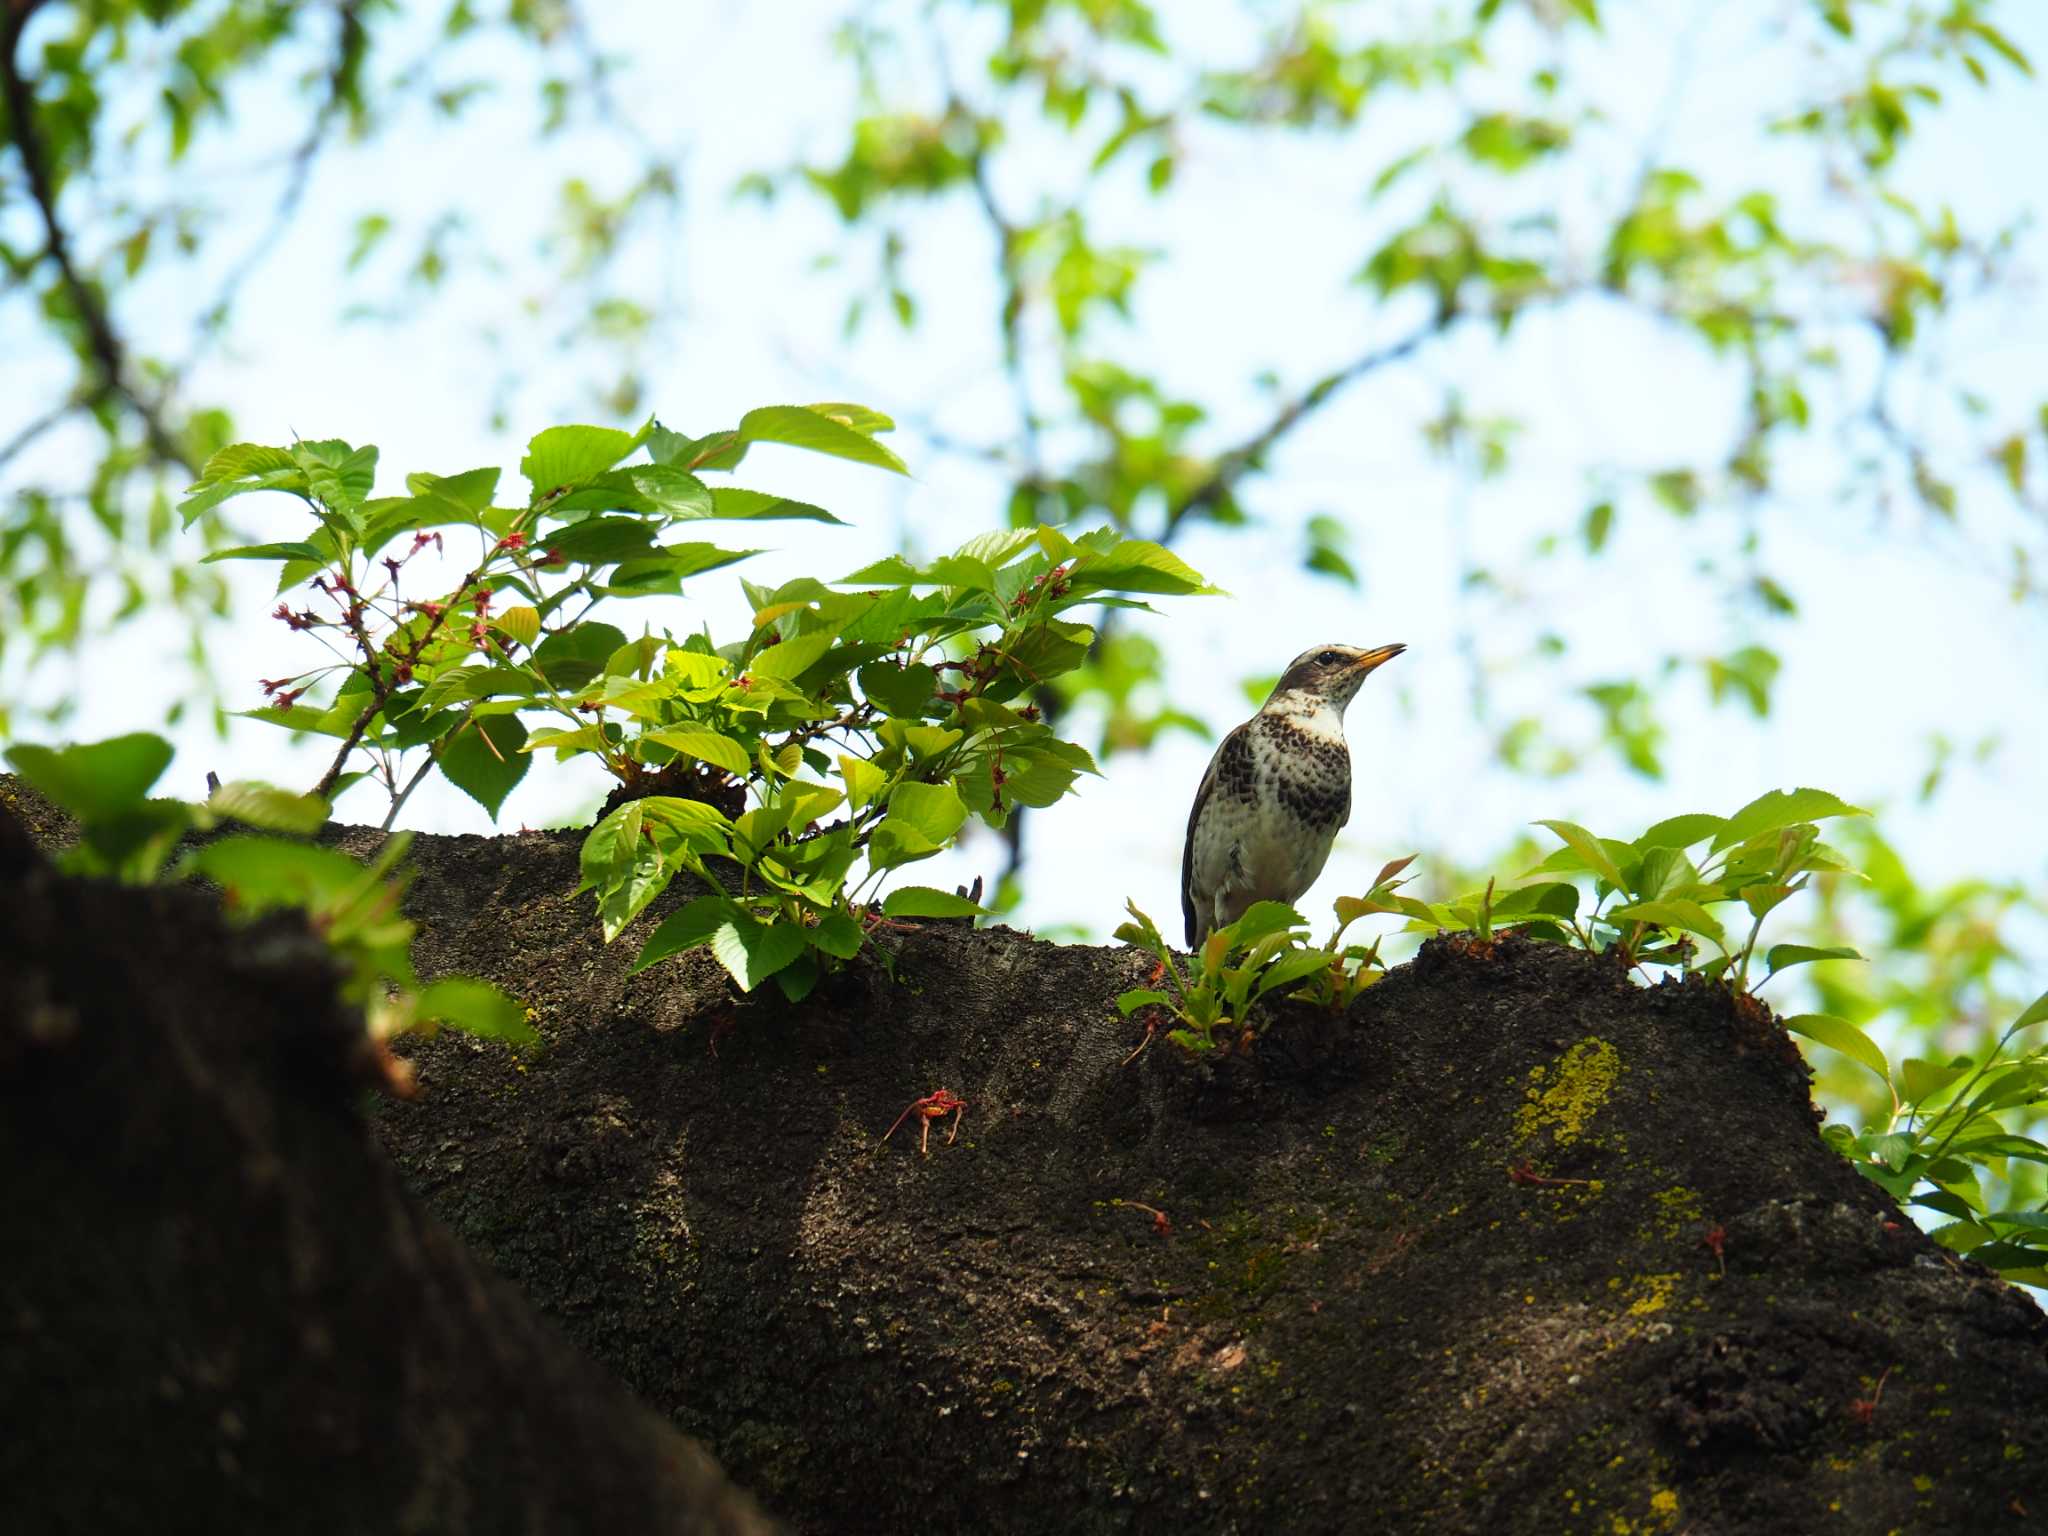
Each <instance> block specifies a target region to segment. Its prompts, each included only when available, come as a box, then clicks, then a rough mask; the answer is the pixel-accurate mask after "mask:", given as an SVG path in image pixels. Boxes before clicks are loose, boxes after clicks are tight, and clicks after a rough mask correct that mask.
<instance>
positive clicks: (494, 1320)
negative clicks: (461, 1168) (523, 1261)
mask: <svg viewBox="0 0 2048 1536" xmlns="http://www.w3.org/2000/svg"><path fill="white" fill-rule="evenodd" d="M6 789H7V786H6V785H4V784H0V791H5V790H6ZM214 907H215V903H214V902H212V901H211V900H210V899H209V898H208V897H207V896H206V894H205V893H203V892H201V891H198V890H165V889H157V890H123V889H119V888H115V887H111V886H100V885H90V884H85V883H82V882H77V881H69V880H61V879H58V878H56V877H55V876H53V875H51V874H50V873H49V871H48V870H47V869H45V868H42V867H41V864H40V860H39V859H37V858H36V856H35V855H34V853H33V850H31V849H29V848H28V847H27V845H26V844H25V843H24V842H22V841H21V840H20V838H19V834H18V831H17V829H16V827H15V824H14V822H13V821H12V820H11V819H10V818H9V816H8V814H7V811H6V809H5V803H4V800H0V1211H4V1212H5V1220H6V1224H7V1228H8V1231H7V1240H6V1252H7V1258H6V1260H5V1262H4V1263H0V1423H4V1424H5V1425H6V1430H5V1433H4V1434H0V1530H5V1531H7V1532H9V1533H21V1536H49V1533H57V1532H80V1533H91V1536H106V1533H114V1532H142V1531H148V1532H162V1531H206V1532H210V1533H228V1532H275V1531H295V1532H334V1533H337V1536H356V1533H362V1532H373V1531H374V1532H399V1531H416V1532H422V1533H434V1536H443V1533H453V1532H498V1531H522V1532H535V1533H538V1532H589V1533H593V1536H594V1533H599V1532H604V1533H610V1532H622V1531H633V1532H639V1531H674V1532H685V1531H690V1532H721V1533H733V1536H740V1533H749V1532H766V1531H769V1530H771V1529H773V1527H772V1526H771V1524H770V1522H769V1521H768V1520H767V1519H766V1518H765V1517H763V1516H762V1515H761V1513H760V1512H759V1510H758V1509H757V1508H756V1507H755V1505H754V1504H753V1502H752V1500H750V1499H749V1498H747V1497H746V1496H745V1495H744V1494H741V1493H738V1492H737V1491H736V1490H734V1489H733V1488H732V1486H731V1485H730V1484H728V1483H727V1482H726V1480H725V1478H724V1477H723V1476H722V1475H721V1474H720V1472H719V1471H718V1468H717V1467H716V1466H715V1465H714V1464H713V1463H712V1461H711V1459H710V1458H709V1457H708V1456H707V1455H705V1454H704V1452H703V1450H702V1449H701V1448H699V1447H698V1446H696V1445H694V1444H692V1443H691V1442H689V1441H687V1440H685V1439H684V1438H683V1437H682V1436H681V1435H679V1434H677V1433H676V1432H675V1431H674V1430H673V1429H671V1428H670V1427H669V1426H668V1425H666V1424H665V1423H663V1422H662V1421H661V1419H660V1418H659V1417H657V1416H656V1415H654V1414H653V1413H651V1412H649V1411H648V1410H647V1409H646V1408H645V1407H643V1406H642V1405H640V1404H638V1403H636V1402H634V1401H633V1400H632V1398H631V1397H630V1396H629V1395H628V1394H627V1392H626V1391H625V1390H624V1389H623V1388H622V1387H620V1386H619V1385H618V1384H617V1382H615V1381H614V1380H612V1379H610V1378H609V1377H607V1376H606V1375H605V1373H604V1372H602V1371H601V1370H599V1369H598V1368H597V1367H596V1366H594V1365H592V1364H591V1363H590V1362H589V1361H587V1360H585V1359H584V1358H583V1357H582V1356H580V1355H578V1354H577V1353H576V1351H575V1350H574V1349H572V1348H571V1347H570V1346H569V1345H568V1344H567V1343H565V1342H564V1341H563V1340H562V1339H561V1338H560V1337H559V1335H558V1334H557V1333H556V1332H555V1330H554V1329H553V1328H551V1327H549V1326H548V1325H547V1324H546V1323H544V1322H542V1321H541V1320H540V1319H539V1318H538V1317H536V1316H535V1315H534V1313H533V1311H532V1309H531V1308H530V1307H528V1306H527V1305H526V1303H525V1302H524V1301H523V1300H522V1299H521V1298H520V1297H519V1296H518V1294H517V1293H516V1292H514V1291H513V1290H512V1289H511V1288H510V1287H509V1286H507V1285H506V1284H505V1283H504V1282H503V1281H502V1280H500V1279H498V1278H496V1277H495V1276H492V1275H490V1274H488V1273H487V1272H486V1271H485V1270H484V1269H483V1268H482V1266H480V1265H478V1264H477V1263H475V1261H473V1260H472V1259H471V1258H470V1257H469V1256H468V1255H467V1254H466V1253H464V1252H463V1250H462V1248H461V1245H460V1244H458V1243H457V1242H456V1241H455V1240H454V1239H453V1238H451V1237H450V1236H449V1235H448V1232H447V1230H446V1229H445V1228H444V1227H443V1226H442V1225H441V1224H440V1223H439V1222H437V1221H435V1220H434V1219H433V1218H432V1217H430V1216H427V1215H426V1214H424V1213H423V1212H422V1211H421V1210H420V1209H419V1208H418V1206H417V1205H416V1204H415V1203H414V1201H413V1200H412V1199H411V1198H410V1197H409V1196H407V1195H406V1194H405V1192H404V1190H403V1189H402V1188H401V1187H400V1183H399V1180H398V1178H397V1176H396V1174H395V1173H394V1172H393V1171H392V1169H391V1167H390V1164H389V1162H388V1160H387V1159H386V1158H385V1157H384V1155H383V1154H382V1153H381V1151H380V1150H379V1149H378V1148H377V1146H376V1145H375V1143H374V1141H373V1140H372V1138H371V1136H370V1134H369V1131H368V1128H367V1126H366V1123H365V1121H364V1119H363V1116H362V1113H361V1108H360V1100H361V1098H362V1092H361V1089H360V1087H359V1086H358V1084H357V1082H356V1081H355V1070H356V1068H357V1067H358V1066H359V1065H360V1056H359V1053H360V1052H361V1050H362V1047H363V1044H364V1042H363V1038H362V1031H361V1021H360V1019H359V1018H358V1019H351V1018H349V1017H348V1016H346V1015H345V1014H344V1013H343V1012H342V1010H341V1009H340V1008H338V1007H337V1005H336V1003H335V1001H334V977H333V975H332V972H331V970H330V968H329V964H328V961H327V959H326V952H325V950H324V948H323V947H322V946H321V945H320V944H319V943H318V942H317V941H316V940H314V939H313V938H312V937H311V936H310V935H309V934H308V933H307V932H306V930H305V928H304V925H303V924H296V925H295V924H291V923H265V924H263V925H260V926H258V927H255V928H251V929H247V930H243V931H240V932H235V933H230V932H227V931H225V930H224V929H223V927H222V924H221V921H220V918H219V915H218V913H217V912H216V911H215V910H214Z"/></svg>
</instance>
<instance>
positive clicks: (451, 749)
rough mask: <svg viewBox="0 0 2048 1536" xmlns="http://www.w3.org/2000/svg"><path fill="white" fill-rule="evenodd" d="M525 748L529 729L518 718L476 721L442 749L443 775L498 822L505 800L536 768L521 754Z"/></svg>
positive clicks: (499, 717)
mask: <svg viewBox="0 0 2048 1536" xmlns="http://www.w3.org/2000/svg"><path fill="white" fill-rule="evenodd" d="M525 744H526V726H525V723H524V722H523V721H521V720H520V719H519V718H518V716H516V715H487V716H482V717H474V718H472V719H471V720H470V722H469V724H468V725H466V726H464V727H463V728H462V729H461V730H460V731H457V732H456V733H455V734H454V735H453V736H451V737H449V738H448V740H447V741H446V742H445V743H444V744H443V745H442V747H441V751H440V764H441V772H442V774H443V776H444V777H446V779H447V780H448V782H449V783H451V784H453V785H454V786H455V787H456V788H457V789H459V790H461V791H462V792H463V793H464V794H465V795H468V796H469V797H470V799H472V800H474V801H475V802H476V803H477V804H478V805H480V806H482V807H483V808H484V809H485V810H486V811H488V812H490V816H491V820H493V821H496V820H497V819H498V808H499V807H500V806H502V805H503V804H504V803H505V797H506V796H507V795H509V794H510V793H512V789H513V786H514V785H516V784H518V782H519V781H520V780H521V779H523V778H525V777H526V770H527V769H528V768H530V767H532V766H533V759H532V758H530V757H528V756H526V755H525V754H524V753H522V752H521V751H520V750H519V749H520V748H521V747H523V746H524V745H525Z"/></svg>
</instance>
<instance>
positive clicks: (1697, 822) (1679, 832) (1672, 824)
mask: <svg viewBox="0 0 2048 1536" xmlns="http://www.w3.org/2000/svg"><path fill="white" fill-rule="evenodd" d="M1727 824H1728V823H1727V820H1726V819H1725V818H1724V817H1720V816H1709V815H1707V814H1705V813H1704V812H1700V811H1695V812H1691V813H1689V814H1687V815H1684V816H1671V817H1667V818H1666V819H1665V820H1663V821H1660V822H1658V823H1657V824H1656V825H1655V826H1654V827H1652V828H1650V830H1649V831H1647V832H1645V833H1644V834H1643V835H1642V836H1641V837H1639V838H1637V839H1636V840H1635V842H1634V844H1633V845H1632V846H1633V847H1634V848H1636V849H1637V850H1638V851H1639V852H1646V851H1648V850H1649V849H1651V848H1690V847H1691V846H1692V845H1693V844H1694V843H1697V842H1701V841H1703V840H1704V839H1706V838H1709V837H1712V836H1713V835H1714V834H1715V833H1717V832H1719V831H1720V830H1721V829H1722V828H1723V827H1725V826H1726V825H1727Z"/></svg>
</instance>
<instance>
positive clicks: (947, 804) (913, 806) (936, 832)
mask: <svg viewBox="0 0 2048 1536" xmlns="http://www.w3.org/2000/svg"><path fill="white" fill-rule="evenodd" d="M966 820H967V806H966V804H965V803H964V802H963V801H962V800H961V798H960V792H959V791H958V790H956V789H955V788H954V787H953V786H952V785H951V784H918V783H904V784H898V785H897V786H896V787H895V789H893V790H891V791H890V793H889V815H888V817H887V819H886V821H885V822H884V825H888V824H889V823H895V824H896V825H897V826H898V827H902V828H908V829H910V830H912V831H915V832H916V833H918V834H919V835H920V836H921V837H923V838H925V839H926V840H928V841H929V842H931V843H932V844H933V845H934V846H943V845H944V844H945V842H946V841H947V840H948V839H949V838H951V837H952V836H953V835H954V834H955V833H956V832H958V831H959V830H960V828H961V825H962V824H963V823H964V822H965V821H966Z"/></svg>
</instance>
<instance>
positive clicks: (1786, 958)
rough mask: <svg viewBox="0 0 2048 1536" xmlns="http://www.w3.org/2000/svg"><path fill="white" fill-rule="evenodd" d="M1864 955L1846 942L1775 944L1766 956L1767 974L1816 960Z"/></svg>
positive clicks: (1842, 958)
mask: <svg viewBox="0 0 2048 1536" xmlns="http://www.w3.org/2000/svg"><path fill="white" fill-rule="evenodd" d="M1862 958H1863V956H1862V955H1861V954H1860V953H1858V952H1857V951H1856V950H1853V949H1851V948H1849V947H1848V946H1847V945H1846V944H1836V945H1829V946H1826V947H1819V946H1815V945H1811V944H1773V945H1772V946H1771V949H1770V953H1768V954H1767V955H1765V956H1764V966H1765V974H1766V975H1767V976H1775V975H1776V974H1777V973H1778V972H1780V971H1783V970H1789V969H1790V968H1791V967H1793V966H1795V965H1811V964H1812V963H1813V962H1814V961H1816V960H1861V959H1862Z"/></svg>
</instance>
